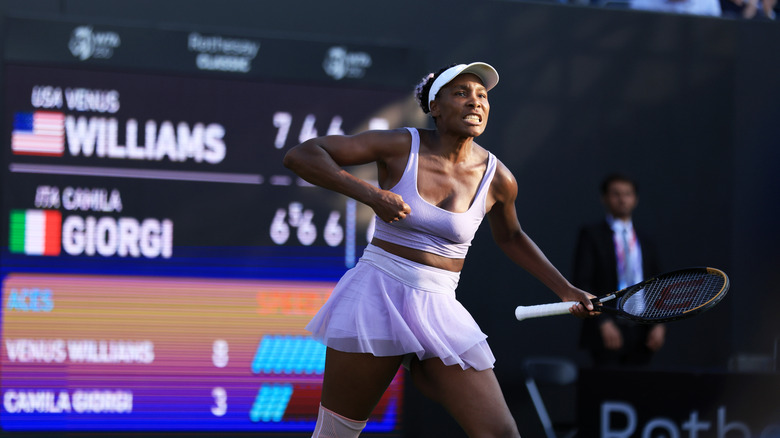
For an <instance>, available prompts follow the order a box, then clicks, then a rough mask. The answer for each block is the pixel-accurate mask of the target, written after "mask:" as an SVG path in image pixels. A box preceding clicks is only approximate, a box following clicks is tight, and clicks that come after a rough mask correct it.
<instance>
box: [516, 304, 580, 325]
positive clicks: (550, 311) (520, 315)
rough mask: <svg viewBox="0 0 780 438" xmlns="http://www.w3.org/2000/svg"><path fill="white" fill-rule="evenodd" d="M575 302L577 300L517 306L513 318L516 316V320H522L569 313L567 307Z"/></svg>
mask: <svg viewBox="0 0 780 438" xmlns="http://www.w3.org/2000/svg"><path fill="white" fill-rule="evenodd" d="M575 304H577V302H560V303H550V304H538V305H536V306H517V308H516V309H515V318H517V320H518V321H522V320H524V319H528V318H539V317H542V316H553V315H564V314H567V313H569V309H570V308H571V306H573V305H575Z"/></svg>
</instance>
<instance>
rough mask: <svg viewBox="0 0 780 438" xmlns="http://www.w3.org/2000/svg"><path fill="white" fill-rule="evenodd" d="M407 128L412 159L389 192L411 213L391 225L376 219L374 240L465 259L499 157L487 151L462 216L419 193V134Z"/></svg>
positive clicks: (481, 214) (482, 214)
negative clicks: (476, 185) (481, 173)
mask: <svg viewBox="0 0 780 438" xmlns="http://www.w3.org/2000/svg"><path fill="white" fill-rule="evenodd" d="M406 129H408V130H409V132H410V133H411V134H412V147H411V149H410V150H409V159H408V160H407V162H406V169H404V174H403V175H402V176H401V179H400V180H399V181H398V184H396V185H395V186H394V187H393V188H391V189H390V191H391V192H393V193H396V194H398V195H401V197H402V198H403V199H404V202H406V203H407V204H409V207H410V208H411V210H412V212H411V214H409V215H407V216H406V218H404V219H402V220H400V221H396V222H392V223H387V222H385V221H383V220H381V219H379V217H375V219H374V221H375V229H374V237H376V238H378V239H382V240H384V241H387V242H391V243H395V244H398V245H401V246H406V247H409V248H414V249H419V250H421V251H425V252H430V253H433V254H437V255H440V256H443V257H448V258H453V259H463V258H466V253H467V252H468V250H469V247H470V246H471V241H472V240H473V239H474V235H475V234H476V233H477V229H478V228H479V225H480V224H481V223H482V219H483V218H484V217H485V200H486V199H487V193H488V189H489V188H490V182H491V181H492V180H493V174H495V172H496V157H495V156H494V155H493V154H491V153H489V152H488V165H487V170H486V171H485V175H484V176H483V177H482V182H481V183H480V185H479V188H478V189H477V194H476V196H474V200H473V202H472V203H471V206H470V207H469V209H468V210H467V211H465V212H463V213H453V212H451V211H447V210H444V209H442V208H439V207H437V206H435V205H433V204H431V203H429V202H428V201H426V200H424V199H423V198H422V197H421V196H420V193H419V192H418V191H417V172H418V171H417V168H418V157H419V155H420V134H419V133H418V132H417V130H416V129H415V128H406Z"/></svg>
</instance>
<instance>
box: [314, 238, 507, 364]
mask: <svg viewBox="0 0 780 438" xmlns="http://www.w3.org/2000/svg"><path fill="white" fill-rule="evenodd" d="M459 279H460V273H458V272H451V271H447V270H444V269H438V268H434V267H431V266H426V265H423V264H420V263H415V262H412V261H410V260H407V259H405V258H402V257H398V256H396V255H394V254H390V253H388V252H387V251H384V250H383V249H381V248H379V247H377V246H374V245H369V246H368V247H367V248H366V249H365V252H364V253H363V256H362V257H361V258H360V260H359V261H358V263H357V265H356V266H355V267H354V268H352V269H350V270H349V271H347V272H346V274H344V276H343V277H342V278H341V280H339V282H338V284H337V285H336V287H335V289H333V292H332V293H331V296H330V298H328V300H327V302H326V303H325V304H324V305H323V306H322V308H321V309H320V310H319V312H317V314H316V315H315V316H314V318H313V319H312V320H311V322H309V324H308V325H307V326H306V329H307V330H309V331H310V332H312V337H313V338H314V339H317V340H318V341H320V342H322V343H323V344H325V345H327V346H328V347H331V348H333V349H335V350H339V351H345V352H351V353H371V354H373V355H374V356H403V355H409V354H415V355H417V357H418V358H419V359H420V360H425V359H430V358H434V357H438V358H440V359H441V360H442V362H444V364H445V365H455V364H458V365H460V366H461V368H463V369H466V368H474V369H476V370H485V369H488V368H493V364H494V363H495V361H496V359H495V357H494V356H493V352H492V351H491V350H490V347H489V346H488V344H487V341H486V339H487V335H485V334H484V333H482V330H481V329H480V328H479V326H478V325H477V322H476V321H474V318H473V317H472V316H471V314H470V313H469V312H468V311H467V310H466V309H465V308H464V307H463V305H462V304H461V303H460V302H459V301H458V300H457V299H456V298H455V288H456V287H457V285H458V280H459Z"/></svg>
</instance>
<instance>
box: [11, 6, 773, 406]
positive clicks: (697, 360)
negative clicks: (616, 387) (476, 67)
mask: <svg viewBox="0 0 780 438" xmlns="http://www.w3.org/2000/svg"><path fill="white" fill-rule="evenodd" d="M0 8H1V9H0V13H3V14H5V15H19V16H28V17H29V16H33V17H43V18H65V19H79V20H93V21H96V22H110V23H120V24H130V25H138V26H150V27H158V28H173V29H195V30H204V31H205V30H210V29H220V30H225V29H229V30H230V32H231V33H232V34H241V33H243V32H245V33H247V34H249V35H267V36H275V37H289V38H302V39H318V38H322V39H325V40H329V41H344V42H370V43H372V44H387V45H392V46H402V47H410V48H413V49H416V50H420V51H421V52H422V53H424V54H425V57H424V58H425V59H424V65H420V69H419V71H420V77H422V76H423V75H424V74H425V73H426V72H428V71H433V70H437V69H438V68H439V67H441V66H444V65H447V64H450V63H452V62H470V61H475V60H482V61H486V62H489V63H491V64H493V65H494V66H496V68H497V69H498V70H499V73H500V74H501V83H500V84H499V86H498V87H497V88H496V89H495V90H494V91H493V92H492V93H491V104H492V111H491V117H490V126H489V128H488V130H487V133H486V134H485V135H484V136H483V137H481V138H480V139H479V143H480V144H482V145H484V146H486V147H488V148H489V149H491V150H492V151H493V152H494V153H496V154H497V155H498V157H499V158H500V159H501V160H502V161H503V162H504V163H505V164H506V165H507V166H508V167H509V168H510V169H511V170H512V171H513V172H514V174H515V176H516V178H517V181H518V184H519V188H520V193H519V197H518V201H517V208H518V211H519V216H520V219H521V223H522V224H523V226H524V227H525V229H526V231H527V232H528V233H529V234H530V235H531V236H532V237H533V238H534V239H535V240H536V242H537V243H538V244H539V246H540V247H541V248H542V249H543V250H544V251H545V252H546V254H547V255H548V257H549V258H550V259H551V260H552V262H553V263H554V264H555V265H557V266H558V267H559V268H560V270H561V271H562V272H563V273H564V274H565V275H568V274H569V273H570V271H571V259H572V254H573V245H574V241H575V237H576V232H577V229H578V227H579V226H580V225H581V224H582V223H583V222H590V221H595V220H598V219H600V218H601V216H602V210H601V206H600V203H599V198H598V191H597V186H598V184H599V181H600V180H601V178H602V177H603V176H604V175H605V174H606V173H608V172H610V171H614V170H620V171H624V172H627V173H629V174H631V175H633V176H635V177H636V178H637V179H638V180H639V183H640V190H641V192H640V198H641V201H640V206H639V209H638V211H637V213H636V218H635V220H636V222H637V224H638V225H640V226H642V227H644V228H647V229H649V230H650V231H651V232H653V233H654V234H655V235H656V237H657V240H658V243H659V246H660V248H661V254H662V257H663V265H664V267H665V268H668V269H673V268H678V267H686V266H694V265H711V266H716V267H719V268H722V269H724V270H726V271H727V272H728V273H729V275H730V277H731V282H732V290H731V292H730V294H729V296H728V297H727V299H726V300H725V301H724V302H723V303H722V304H721V305H720V306H719V307H718V308H717V309H715V310H713V311H712V312H709V313H707V314H704V315H702V316H701V317H698V318H696V319H694V320H688V321H683V322H678V323H674V324H671V325H670V326H669V330H668V341H667V345H666V346H665V347H664V349H663V350H662V351H661V353H660V354H659V355H658V357H657V361H656V363H655V366H656V367H658V368H674V369H693V370H696V369H698V370H701V369H719V370H725V369H726V367H727V363H728V360H729V358H730V357H733V356H734V355H736V354H740V353H752V354H766V355H770V354H772V350H773V348H774V340H775V338H776V337H778V336H780V323H778V318H776V317H775V316H774V309H775V308H777V306H778V304H780V290H778V287H777V286H776V284H775V282H773V281H772V279H773V275H774V274H775V272H776V271H777V270H778V267H780V256H778V255H777V251H776V248H777V247H778V244H780V234H779V233H778V232H777V231H776V228H775V226H774V225H775V222H776V221H777V217H778V210H780V206H779V205H778V204H779V201H780V177H779V176H777V174H776V167H777V166H778V164H780V152H778V150H780V142H779V141H778V139H777V138H778V137H777V133H778V132H777V126H778V124H777V122H778V118H779V117H780V104H778V98H779V97H780V84H779V83H778V78H779V77H780V57H778V56H777V43H778V42H780V26H778V25H777V24H775V23H772V22H753V21H750V22H748V21H738V20H729V19H719V18H703V17H693V16H675V15H666V14H656V13H637V12H632V11H625V10H606V9H597V8H590V7H576V6H564V5H557V4H534V3H523V2H512V1H495V0H493V1H484V2H479V3H476V4H475V3H474V2H466V1H463V0H447V1H443V0H437V1H426V2H416V1H411V0H394V1H392V2H364V1H353V0H348V1H338V2H317V1H304V0H287V1H284V2H249V1H239V0H221V1H218V2H217V1H208V0H186V1H185V0H165V1H159V0H156V1H151V0H133V1H127V0H124V1H122V0H36V1H30V0H3V1H2V2H0ZM413 86H414V82H413V81H410V84H409V87H410V89H411V88H412V87H413ZM593 292H594V293H601V292H605V291H593ZM459 294H460V295H459V297H460V299H461V300H462V301H463V302H464V304H465V305H466V307H467V308H469V309H470V310H471V311H472V313H473V314H474V316H475V318H476V319H477V320H478V322H479V323H480V324H481V326H482V328H483V330H484V331H485V332H486V333H487V334H488V335H489V337H490V338H489V339H490V342H491V345H492V347H493V349H494V350H495V353H496V356H497V358H498V361H497V363H496V373H497V374H498V375H499V378H500V379H502V381H505V382H507V385H510V386H511V385H512V384H514V383H516V382H517V379H519V374H518V370H519V366H520V363H521V361H522V359H523V358H524V357H527V356H529V355H561V356H567V357H571V358H573V359H575V360H576V361H577V362H578V363H580V364H582V365H586V364H587V360H586V357H585V356H584V354H583V353H582V352H580V351H578V349H577V337H578V328H579V322H578V321H577V320H575V319H573V318H570V317H557V318H547V319H543V320H536V321H526V322H522V323H519V322H517V321H514V318H513V316H512V315H513V309H514V307H515V306H516V305H519V304H534V303H543V302H548V301H550V300H551V299H554V298H555V297H554V296H553V295H552V293H551V292H549V291H547V290H545V288H544V287H543V286H542V285H541V284H540V283H539V282H537V281H536V280H535V279H533V278H531V276H530V275H528V274H527V273H525V272H523V271H522V270H520V269H519V268H517V267H514V266H512V265H511V263H509V262H508V260H506V259H505V258H504V257H503V256H502V255H501V254H500V252H499V251H498V249H497V247H496V246H495V245H494V244H493V243H492V241H491V239H490V234H489V230H488V229H487V226H485V227H483V229H481V230H480V232H479V235H478V238H477V241H476V242H475V244H474V246H473V248H472V250H471V253H470V258H469V260H468V262H467V265H466V268H465V270H464V272H463V275H462V280H461V287H460V292H459ZM415 403H416V402H415Z"/></svg>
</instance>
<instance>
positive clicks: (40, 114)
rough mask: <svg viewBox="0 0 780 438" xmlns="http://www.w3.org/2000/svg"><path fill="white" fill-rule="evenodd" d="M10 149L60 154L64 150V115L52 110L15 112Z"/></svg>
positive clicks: (26, 153) (19, 151) (20, 152)
mask: <svg viewBox="0 0 780 438" xmlns="http://www.w3.org/2000/svg"><path fill="white" fill-rule="evenodd" d="M11 150H12V151H13V153H15V154H22V155H50V156H62V154H63V153H64V152H65V115H64V114H62V113H57V112H53V111H35V112H17V113H16V114H15V115H14V129H13V132H12V133H11Z"/></svg>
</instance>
